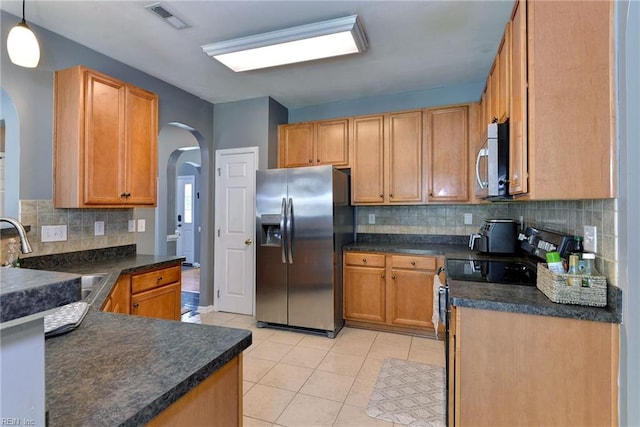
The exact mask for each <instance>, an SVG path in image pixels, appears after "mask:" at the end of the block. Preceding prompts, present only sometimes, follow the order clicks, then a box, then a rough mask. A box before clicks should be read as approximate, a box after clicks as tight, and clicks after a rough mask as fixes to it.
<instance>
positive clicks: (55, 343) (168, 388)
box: [17, 245, 252, 426]
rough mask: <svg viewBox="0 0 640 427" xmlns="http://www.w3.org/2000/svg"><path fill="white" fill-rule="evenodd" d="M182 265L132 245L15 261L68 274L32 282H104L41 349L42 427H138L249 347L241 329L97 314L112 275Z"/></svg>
mask: <svg viewBox="0 0 640 427" xmlns="http://www.w3.org/2000/svg"><path fill="white" fill-rule="evenodd" d="M183 260H184V258H183V257H176V256H154V255H137V254H135V245H134V246H133V247H121V248H107V249H106V250H94V251H83V252H77V253H70V254H60V255H57V256H43V257H35V258H26V259H25V260H24V261H23V265H25V264H26V265H28V266H29V267H31V268H37V269H42V270H56V271H64V272H69V273H72V274H71V275H70V274H68V273H67V274H65V273H51V272H47V271H38V272H37V273H40V274H45V273H46V274H51V275H64V276H72V277H75V278H76V279H77V278H78V275H87V274H104V277H103V279H102V280H101V281H100V283H98V284H96V285H94V287H93V289H92V291H91V293H90V294H89V295H88V297H86V298H85V301H87V302H88V303H89V304H90V305H91V307H90V309H89V312H88V313H87V315H86V317H85V318H84V320H83V321H82V323H81V324H80V326H79V327H78V328H77V329H75V330H73V331H71V332H69V333H67V334H64V335H60V336H56V337H51V338H48V339H47V340H46V341H45V375H46V405H47V411H48V420H49V425H50V426H69V425H73V426H95V425H123V426H138V425H142V424H144V423H146V422H148V421H149V420H151V419H152V418H153V417H155V416H156V415H158V414H159V413H160V412H162V411H163V410H164V409H166V408H167V407H168V406H170V405H171V404H172V403H173V402H175V401H176V400H177V399H179V398H180V397H181V396H183V395H184V394H186V393H187V392H188V391H190V390H191V389H193V388H194V387H195V386H197V385H198V384H199V383H201V382H202V381H203V380H205V379H206V378H207V377H209V376H210V375H211V374H213V373H214V372H215V371H217V370H218V369H219V368H221V367H222V366H223V365H225V364H226V363H227V362H228V361H229V360H231V359H232V358H233V357H235V356H237V355H238V354H240V353H241V352H242V351H243V350H244V349H246V348H247V347H249V345H251V342H252V337H251V331H248V330H244V329H234V328H226V327H218V326H210V325H199V324H193V323H182V322H178V321H169V320H160V319H152V318H147V317H140V316H133V315H123V314H116V313H105V312H102V311H100V307H101V306H102V304H103V303H104V301H105V299H106V298H107V296H108V295H109V293H110V291H111V289H112V288H113V285H114V284H115V283H116V281H117V279H118V277H119V276H120V274H127V273H135V272H138V271H144V270H148V269H151V268H162V267H164V266H170V265H175V264H176V263H178V264H179V263H180V262H181V261H183ZM17 270H19V272H18V273H19V274H30V273H27V272H28V271H34V270H26V269H17ZM77 285H78V293H79V288H80V281H79V280H78V281H77ZM76 299H77V298H76Z"/></svg>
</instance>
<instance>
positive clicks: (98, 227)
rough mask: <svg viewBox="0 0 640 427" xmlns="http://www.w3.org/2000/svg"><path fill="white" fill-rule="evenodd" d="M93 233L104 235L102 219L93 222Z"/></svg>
mask: <svg viewBox="0 0 640 427" xmlns="http://www.w3.org/2000/svg"><path fill="white" fill-rule="evenodd" d="M93 235H94V236H104V221H96V222H94V223H93Z"/></svg>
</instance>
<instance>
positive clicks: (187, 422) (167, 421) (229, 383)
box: [146, 353, 242, 427]
mask: <svg viewBox="0 0 640 427" xmlns="http://www.w3.org/2000/svg"><path fill="white" fill-rule="evenodd" d="M146 425H147V426H148V427H161V426H241V425H242V353H240V354H239V355H238V356H236V357H234V358H233V359H231V360H230V361H229V362H228V363H227V364H226V365H224V366H223V367H221V368H220V369H219V370H217V371H216V372H214V373H213V374H212V375H211V376H210V377H209V378H207V379H205V380H204V381H202V382H201V383H200V384H199V385H197V386H196V387H195V388H193V389H192V390H191V391H189V392H188V393H187V394H185V395H184V396H182V397H181V398H180V399H178V400H177V401H175V402H174V403H173V404H171V406H169V407H168V408H167V409H165V410H164V411H162V412H161V413H160V414H158V415H157V416H156V417H155V418H153V419H152V420H151V421H150V422H149V423H148V424H146Z"/></svg>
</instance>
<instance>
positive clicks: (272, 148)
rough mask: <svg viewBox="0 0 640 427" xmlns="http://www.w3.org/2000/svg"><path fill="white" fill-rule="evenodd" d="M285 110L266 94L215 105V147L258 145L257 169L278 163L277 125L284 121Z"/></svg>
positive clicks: (272, 166) (285, 118)
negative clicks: (260, 96) (265, 95)
mask: <svg viewBox="0 0 640 427" xmlns="http://www.w3.org/2000/svg"><path fill="white" fill-rule="evenodd" d="M287 115H288V113H287V109H286V108H285V107H283V106H282V105H280V104H279V103H278V102H277V101H275V100H274V99H272V98H269V97H262V98H253V99H247V100H244V101H237V102H228V103H223V104H216V108H215V111H214V135H213V138H214V140H215V141H216V150H220V149H228V148H243V147H258V148H259V153H260V159H259V161H258V169H267V168H274V167H276V166H277V144H278V137H277V135H278V127H277V126H278V124H281V123H286V120H287Z"/></svg>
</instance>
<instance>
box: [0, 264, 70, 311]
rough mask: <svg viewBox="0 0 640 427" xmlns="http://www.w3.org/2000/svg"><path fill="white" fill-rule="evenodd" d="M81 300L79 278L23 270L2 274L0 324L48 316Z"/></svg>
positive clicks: (14, 269) (10, 270)
mask: <svg viewBox="0 0 640 427" xmlns="http://www.w3.org/2000/svg"><path fill="white" fill-rule="evenodd" d="M79 299H80V277H79V276H78V275H77V274H67V273H54V272H50V271H38V270H28V269H24V268H2V271H0V322H8V321H11V320H15V319H19V318H23V317H26V316H30V315H33V314H36V313H41V312H45V311H47V310H50V309H53V308H56V307H60V306H63V305H65V304H69V303H72V302H74V301H78V300H79Z"/></svg>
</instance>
